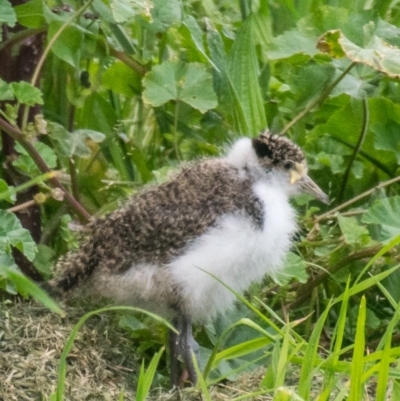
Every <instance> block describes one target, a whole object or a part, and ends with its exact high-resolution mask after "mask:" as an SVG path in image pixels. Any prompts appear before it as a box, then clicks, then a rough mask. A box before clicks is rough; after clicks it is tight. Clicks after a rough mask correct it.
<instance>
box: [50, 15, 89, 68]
mask: <svg viewBox="0 0 400 401" xmlns="http://www.w3.org/2000/svg"><path fill="white" fill-rule="evenodd" d="M63 24H64V22H63V21H56V20H54V21H51V22H50V24H49V29H48V33H47V40H48V41H50V40H51V39H52V38H53V36H54V35H55V34H56V33H57V32H58V31H59V30H60V28H61V26H62V25H63ZM82 46H83V33H82V32H81V30H80V29H78V28H77V27H75V26H73V25H69V26H68V27H67V28H65V29H64V31H63V32H62V33H61V35H60V36H59V37H58V38H57V40H56V41H55V42H54V44H53V46H52V47H51V50H52V51H53V53H54V54H55V55H56V56H57V57H58V58H60V59H61V60H64V61H65V62H66V63H68V64H70V65H71V66H72V67H76V68H79V61H80V58H81V50H82Z"/></svg>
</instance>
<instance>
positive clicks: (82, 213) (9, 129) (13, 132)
mask: <svg viewBox="0 0 400 401" xmlns="http://www.w3.org/2000/svg"><path fill="white" fill-rule="evenodd" d="M0 128H1V129H2V130H3V131H4V132H5V133H7V134H8V135H9V136H11V138H13V139H14V140H15V141H16V142H18V143H19V144H20V145H21V146H22V147H23V148H24V149H25V150H26V151H27V153H28V154H29V156H30V157H31V158H32V160H33V161H34V162H35V164H36V165H37V166H38V168H39V170H40V171H41V172H42V173H43V174H45V173H52V171H51V170H50V169H49V167H48V166H47V164H46V163H45V161H44V160H43V159H42V156H40V154H39V152H38V151H37V150H36V148H35V147H34V146H33V145H32V143H31V142H29V141H27V140H26V139H25V137H24V135H23V134H22V132H21V131H20V130H18V129H17V128H14V127H13V126H12V125H10V124H9V123H8V122H7V121H5V120H3V119H2V118H0ZM49 181H50V182H51V183H52V185H53V186H54V187H57V188H59V189H60V190H61V191H62V192H63V193H64V198H65V201H66V202H67V203H68V205H69V206H70V207H71V208H72V209H73V210H74V211H75V213H76V214H77V215H78V217H79V218H80V219H81V221H84V222H88V221H89V220H90V217H91V216H90V214H89V213H88V212H87V211H86V210H85V208H84V207H83V206H82V205H81V204H80V203H79V202H77V201H76V199H75V198H74V197H73V196H71V195H70V194H69V193H68V191H67V190H66V189H65V188H64V186H63V185H62V184H61V182H60V181H58V179H57V177H55V176H54V177H50V178H49Z"/></svg>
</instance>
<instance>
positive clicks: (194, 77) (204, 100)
mask: <svg viewBox="0 0 400 401" xmlns="http://www.w3.org/2000/svg"><path fill="white" fill-rule="evenodd" d="M143 86H144V87H145V90H144V92H143V100H144V101H145V102H146V103H148V104H151V105H152V106H154V107H158V106H161V105H163V104H165V103H166V102H168V101H170V100H175V101H182V102H185V103H187V104H189V105H190V106H192V107H194V108H195V109H198V110H200V111H201V112H202V113H205V112H206V111H207V110H209V109H212V108H214V107H216V106H217V96H216V94H215V92H214V89H213V87H212V77H211V75H210V73H209V72H208V71H207V69H206V67H205V66H204V65H203V64H200V63H188V64H186V63H182V62H173V61H167V62H165V63H162V64H160V65H157V66H155V67H154V68H153V69H152V71H150V72H148V73H147V74H146V75H145V77H144V79H143Z"/></svg>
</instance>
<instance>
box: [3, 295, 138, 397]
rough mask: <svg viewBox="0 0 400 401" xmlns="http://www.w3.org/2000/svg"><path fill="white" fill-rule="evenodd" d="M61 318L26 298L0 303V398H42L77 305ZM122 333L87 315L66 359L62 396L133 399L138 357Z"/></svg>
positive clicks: (104, 319)
mask: <svg viewBox="0 0 400 401" xmlns="http://www.w3.org/2000/svg"><path fill="white" fill-rule="evenodd" d="M66 311H67V313H68V315H67V318H65V319H61V318H60V317H59V316H57V315H54V314H52V313H50V312H49V311H48V310H47V309H46V308H43V307H41V306H38V305H36V304H34V303H30V302H29V303H28V302H21V301H15V302H10V301H6V302H2V303H0V383H1V385H0V400H2V401H13V400H18V401H23V400H27V401H28V400H29V401H33V400H35V401H37V400H48V398H49V395H50V394H51V393H52V392H54V391H55V388H56V383H57V368H58V360H59V357H60V354H61V352H62V349H63V347H64V344H65V342H66V339H67V337H68V335H69V334H70V332H71V330H72V328H73V326H74V325H75V324H76V323H77V321H78V319H79V318H80V317H81V316H82V315H84V314H85V312H87V311H85V310H83V309H82V308H79V307H78V308H77V307H74V308H68V307H67V308H66ZM132 348H133V347H132V344H131V343H130V342H129V340H128V339H127V338H126V332H124V331H123V330H122V329H121V328H119V327H118V325H117V324H116V323H115V322H113V321H108V317H107V316H102V317H93V318H91V319H90V320H89V321H88V322H87V324H85V325H84V326H83V327H82V329H81V331H80V332H79V334H78V336H77V338H76V340H75V345H74V347H73V350H72V352H71V354H70V356H69V358H68V362H69V367H68V370H67V379H66V397H65V398H66V400H70V401H75V400H76V401H82V400H92V401H95V400H96V401H100V400H101V401H103V400H104V401H106V400H107V401H108V400H118V396H119V394H120V392H121V390H122V389H124V388H125V396H126V398H125V399H126V400H131V399H133V384H134V382H135V381H136V380H135V378H136V377H137V369H138V361H137V358H136V357H135V354H134V351H135V350H134V349H132Z"/></svg>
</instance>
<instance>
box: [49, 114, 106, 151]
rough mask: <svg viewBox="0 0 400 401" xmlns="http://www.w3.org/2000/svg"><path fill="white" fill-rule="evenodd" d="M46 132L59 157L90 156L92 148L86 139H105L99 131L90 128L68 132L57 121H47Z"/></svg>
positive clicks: (97, 141) (98, 140)
mask: <svg viewBox="0 0 400 401" xmlns="http://www.w3.org/2000/svg"><path fill="white" fill-rule="evenodd" d="M48 132H49V135H50V136H51V139H52V140H53V141H54V144H55V145H54V148H55V150H56V152H57V154H58V155H59V156H60V157H68V158H71V157H72V156H79V157H83V158H87V157H90V156H91V155H92V150H91V149H90V147H89V146H88V145H87V139H88V138H90V139H91V140H92V141H94V142H96V143H100V142H102V141H103V140H104V139H105V135H104V134H102V133H101V132H98V131H94V130H90V129H79V130H76V131H74V132H68V131H67V130H66V129H65V128H64V127H63V126H61V125H60V124H57V123H54V122H52V123H49V125H48Z"/></svg>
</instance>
